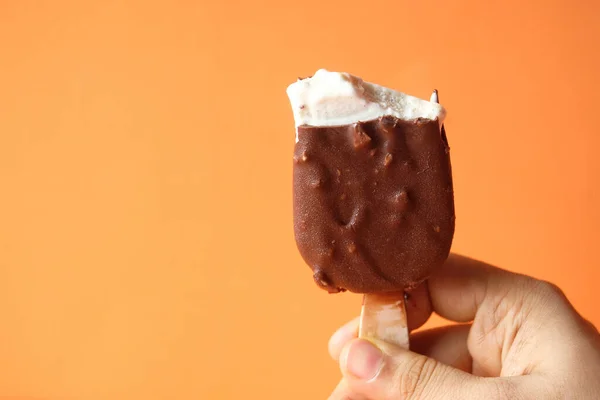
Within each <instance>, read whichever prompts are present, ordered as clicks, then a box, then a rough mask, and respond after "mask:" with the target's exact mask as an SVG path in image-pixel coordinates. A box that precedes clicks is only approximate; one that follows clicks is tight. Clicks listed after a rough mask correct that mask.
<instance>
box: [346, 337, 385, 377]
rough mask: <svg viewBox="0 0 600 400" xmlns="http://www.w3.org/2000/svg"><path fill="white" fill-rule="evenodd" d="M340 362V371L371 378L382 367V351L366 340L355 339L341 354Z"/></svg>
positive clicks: (375, 375) (377, 373)
mask: <svg viewBox="0 0 600 400" xmlns="http://www.w3.org/2000/svg"><path fill="white" fill-rule="evenodd" d="M341 364H342V372H347V373H348V374H350V375H352V376H353V377H355V378H357V379H361V380H367V381H368V380H372V379H375V378H376V377H377V375H379V372H380V371H381V368H382V367H383V352H382V351H381V350H379V349H378V348H377V347H376V346H375V345H374V344H373V343H371V342H369V341H367V340H363V339H359V340H355V341H353V342H352V343H351V344H350V345H349V347H348V348H347V350H346V352H345V354H343V355H342V363H341ZM344 370H345V371H344Z"/></svg>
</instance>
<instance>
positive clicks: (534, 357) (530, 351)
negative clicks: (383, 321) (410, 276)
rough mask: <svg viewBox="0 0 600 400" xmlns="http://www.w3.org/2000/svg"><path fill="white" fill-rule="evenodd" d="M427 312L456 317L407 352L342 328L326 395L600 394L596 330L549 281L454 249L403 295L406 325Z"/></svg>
mask: <svg viewBox="0 0 600 400" xmlns="http://www.w3.org/2000/svg"><path fill="white" fill-rule="evenodd" d="M427 293H429V294H428V295H427ZM413 301H416V303H413ZM411 304H412V305H411ZM431 310H433V311H434V312H436V313H437V314H439V315H441V316H442V317H444V318H446V319H449V320H451V321H455V322H459V323H462V324H457V325H452V326H447V327H443V328H438V329H432V330H427V331H422V332H418V333H416V334H413V335H412V336H411V344H410V346H411V350H412V351H407V350H404V349H401V348H398V347H395V346H392V345H389V344H386V343H380V342H370V341H367V340H362V339H357V338H356V337H357V331H358V319H356V320H354V321H351V322H349V323H348V324H347V325H345V326H343V327H342V328H340V329H339V330H338V331H337V332H336V333H335V334H334V335H333V336H332V338H331V340H330V343H329V350H330V353H331V356H332V357H333V358H334V359H335V360H339V363H340V368H341V370H342V374H343V379H342V381H341V382H340V384H339V385H338V387H337V388H336V389H335V390H334V392H333V394H332V395H331V397H330V400H408V399H411V400H412V399H415V400H416V399H419V400H443V399H452V400H459V399H469V400H470V399H474V400H477V399H482V400H484V399H485V400H493V399H519V400H521V399H522V400H528V399H577V400H585V399H600V335H599V334H598V331H597V330H596V328H595V327H594V326H593V325H592V324H591V323H589V322H588V321H586V320H585V319H583V318H582V317H581V316H580V315H579V314H578V313H577V312H576V311H575V309H574V308H573V306H572V305H571V304H570V303H569V301H568V300H567V299H566V297H565V296H564V294H563V293H562V292H561V291H560V289H559V288H557V287H556V286H554V285H552V284H550V283H547V282H543V281H539V280H536V279H533V278H530V277H527V276H523V275H518V274H514V273H510V272H508V271H504V270H501V269H498V268H494V267H491V266H489V265H486V264H483V263H481V262H478V261H474V260H471V259H468V258H465V257H461V256H455V255H452V256H450V258H449V259H448V261H447V263H446V265H445V266H444V267H443V268H441V269H440V270H439V271H437V272H436V273H435V275H434V276H432V277H431V278H430V279H429V281H428V282H427V284H425V285H423V286H422V287H421V288H419V289H417V292H415V296H413V297H412V298H411V300H410V301H409V302H408V304H407V314H408V319H409V321H411V322H412V321H416V323H414V324H412V326H411V327H410V328H411V329H416V328H417V327H418V326H419V325H422V324H423V323H424V322H425V321H426V320H427V318H428V317H429V315H430V314H431ZM468 322H471V323H469V324H466V323H468Z"/></svg>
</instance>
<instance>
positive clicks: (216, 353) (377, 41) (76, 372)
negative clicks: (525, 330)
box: [0, 0, 600, 400]
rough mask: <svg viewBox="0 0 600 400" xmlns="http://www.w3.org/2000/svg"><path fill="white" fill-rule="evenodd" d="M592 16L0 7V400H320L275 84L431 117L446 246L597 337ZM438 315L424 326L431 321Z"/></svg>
mask: <svg viewBox="0 0 600 400" xmlns="http://www.w3.org/2000/svg"><path fill="white" fill-rule="evenodd" d="M599 14H600V3H598V2H593V1H584V0H581V1H577V0H575V1H573V0H571V1H566V0H565V1H559V0H545V1H521V0H510V1H509V0H505V1H502V2H500V1H498V2H494V1H487V2H484V1H480V0H457V1H445V0H438V1H407V0H401V1H400V0H372V1H368V2H365V1H356V0H347V1H344V2H342V1H330V2H327V1H317V0H306V1H303V2H286V1H280V0H254V1H241V0H238V1H232V0H230V1H223V2H217V1H214V2H209V1H183V0H180V1H139V2H134V1H95V2H94V1H90V2H80V1H72V2H67V1H17V0H14V1H7V0H3V1H0V191H1V192H0V398H2V399H9V398H11V399H16V398H18V399H36V400H40V399H46V400H58V399H73V400H79V399H85V400H96V399H98V400H100V399H115V400H119V399H131V400H137V399H139V400H142V399H143V400H158V399H184V400H185V399H286V400H288V399H289V400H294V399H298V400H300V399H303V400H304V399H323V398H326V397H327V396H328V394H329V392H330V390H331V389H332V388H333V387H334V386H335V384H336V383H337V380H338V377H339V373H338V369H337V365H336V364H335V363H334V362H332V361H330V360H329V358H328V355H327V350H326V343H327V339H328V337H329V335H330V333H332V332H333V331H334V329H335V328H336V327H337V326H338V325H340V324H342V323H343V322H345V321H346V320H348V319H350V318H352V317H353V316H355V315H356V314H357V313H358V311H359V307H360V301H361V299H360V296H357V295H351V294H343V295H328V294H326V293H325V292H323V291H321V290H319V289H317V287H316V286H315V284H314V283H313V281H312V279H311V274H310V271H309V269H308V267H306V266H305V265H304V264H303V262H302V260H301V258H300V257H299V255H298V252H297V250H296V248H295V244H294V239H293V234H292V221H291V196H292V193H291V168H292V161H291V159H292V149H293V144H294V126H293V120H292V113H291V111H290V107H289V105H288V102H287V98H286V96H285V89H286V86H287V85H288V84H289V83H291V82H293V81H294V80H295V79H296V77H298V76H306V75H310V74H311V73H313V72H314V71H315V70H316V69H318V68H321V67H325V68H328V69H331V70H344V71H349V72H352V73H354V74H357V75H360V76H362V77H364V78H365V79H367V80H370V81H376V82H377V83H380V84H383V85H387V86H391V87H394V88H397V89H400V90H403V91H406V92H409V93H411V94H414V95H417V96H422V97H427V96H428V95H429V94H430V92H431V90H432V89H433V88H434V87H435V88H438V89H439V90H440V95H441V100H442V103H443V104H444V105H445V106H446V107H447V109H448V111H449V118H448V120H447V125H446V126H447V131H448V136H449V140H450V144H451V146H452V161H453V167H454V175H455V190H456V207H457V231H456V237H455V242H454V250H455V251H457V252H461V253H464V254H468V255H470V256H473V257H477V258H481V259H483V260H485V261H489V262H492V263H496V264H498V265H501V266H503V267H505V268H508V269H511V270H515V271H521V272H524V273H528V274H531V275H534V276H536V277H539V278H543V279H546V280H550V281H553V282H556V283H558V284H559V285H560V286H561V287H562V288H563V289H564V290H565V292H566V293H567V295H568V296H569V298H570V299H571V300H572V301H573V303H574V304H575V306H576V307H577V309H578V310H580V311H581V312H582V313H583V314H584V315H585V316H586V317H588V318H589V319H591V320H592V321H593V322H594V323H596V324H597V325H599V324H600V309H598V307H597V305H598V303H599V301H600V290H599V288H598V284H597V280H598V279H599V278H600V271H599V267H600V264H599V262H598V257H597V254H598V252H599V247H600V244H599V243H598V242H599V239H600V234H599V233H598V230H599V227H600V157H599V156H598V149H599V148H600V130H599V128H598V118H599V115H600V111H599V106H600V102H599V100H598V96H599V95H598V93H600V79H599V78H598V71H600V55H599V54H600V53H599V52H598V48H599V46H600V24H598V22H597V16H598V15H599ZM441 322H442V321H441V320H440V319H437V318H433V319H432V321H431V322H430V325H429V326H433V325H436V324H440V323H441Z"/></svg>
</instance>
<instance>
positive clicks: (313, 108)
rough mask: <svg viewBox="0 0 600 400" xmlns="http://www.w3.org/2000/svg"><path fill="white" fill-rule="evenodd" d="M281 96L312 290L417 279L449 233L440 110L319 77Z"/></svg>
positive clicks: (387, 287) (443, 250)
mask: <svg viewBox="0 0 600 400" xmlns="http://www.w3.org/2000/svg"><path fill="white" fill-rule="evenodd" d="M287 93H288V96H289V99H290V102H291V105H292V109H293V113H294V119H295V123H296V145H295V150H294V181H293V186H294V231H295V237H296V242H297V245H298V249H299V251H300V253H301V255H302V257H303V258H304V260H305V261H306V263H307V264H308V265H309V266H310V267H311V269H312V271H313V276H314V279H315V282H316V283H317V284H318V285H319V286H320V287H321V288H323V289H325V290H327V291H329V292H332V293H336V292H340V291H344V290H349V291H352V292H356V293H385V292H397V291H401V290H404V289H409V288H411V287H414V286H416V285H418V284H419V283H421V282H422V281H423V280H425V279H427V277H428V276H429V275H430V274H431V272H432V271H433V269H435V268H437V267H439V266H440V265H441V264H443V262H444V261H445V260H446V258H447V257H448V253H449V251H450V245H451V243H452V238H453V234H454V220H455V216H454V198H453V187H452V174H451V166H450V156H449V147H448V143H447V140H446V137H445V134H443V133H442V130H441V127H442V122H443V120H444V118H445V110H444V108H443V107H442V106H440V105H439V104H437V103H436V102H430V101H426V100H421V99H418V98H416V97H413V96H409V95H407V94H404V93H401V92H397V91H394V90H391V89H387V88H384V87H382V86H379V85H375V84H371V83H368V82H364V81H363V80H361V79H360V78H358V77H355V76H352V75H350V74H346V73H337V72H328V71H325V70H319V71H317V73H316V74H315V75H314V76H312V77H310V78H306V79H301V80H298V82H295V83H293V84H292V85H290V86H289V88H288V90H287Z"/></svg>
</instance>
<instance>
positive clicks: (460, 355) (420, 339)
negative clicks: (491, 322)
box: [410, 325, 473, 373]
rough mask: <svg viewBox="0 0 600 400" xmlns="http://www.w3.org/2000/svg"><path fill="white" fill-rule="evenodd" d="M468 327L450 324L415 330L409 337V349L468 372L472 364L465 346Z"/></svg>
mask: <svg viewBox="0 0 600 400" xmlns="http://www.w3.org/2000/svg"><path fill="white" fill-rule="evenodd" d="M470 328H471V326H470V325H450V326H444V327H441V328H435V329H429V330H426V331H422V332H417V333H416V334H414V335H412V336H411V338H410V349H411V350H412V351H414V352H415V353H418V354H422V355H424V356H427V357H430V358H433V359H434V360H437V361H439V362H441V363H443V364H446V365H449V366H451V367H454V368H456V369H459V370H461V371H465V372H469V373H470V372H471V368H472V365H473V359H472V358H471V355H470V354H469V349H468V347H467V339H468V337H469V329H470Z"/></svg>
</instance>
